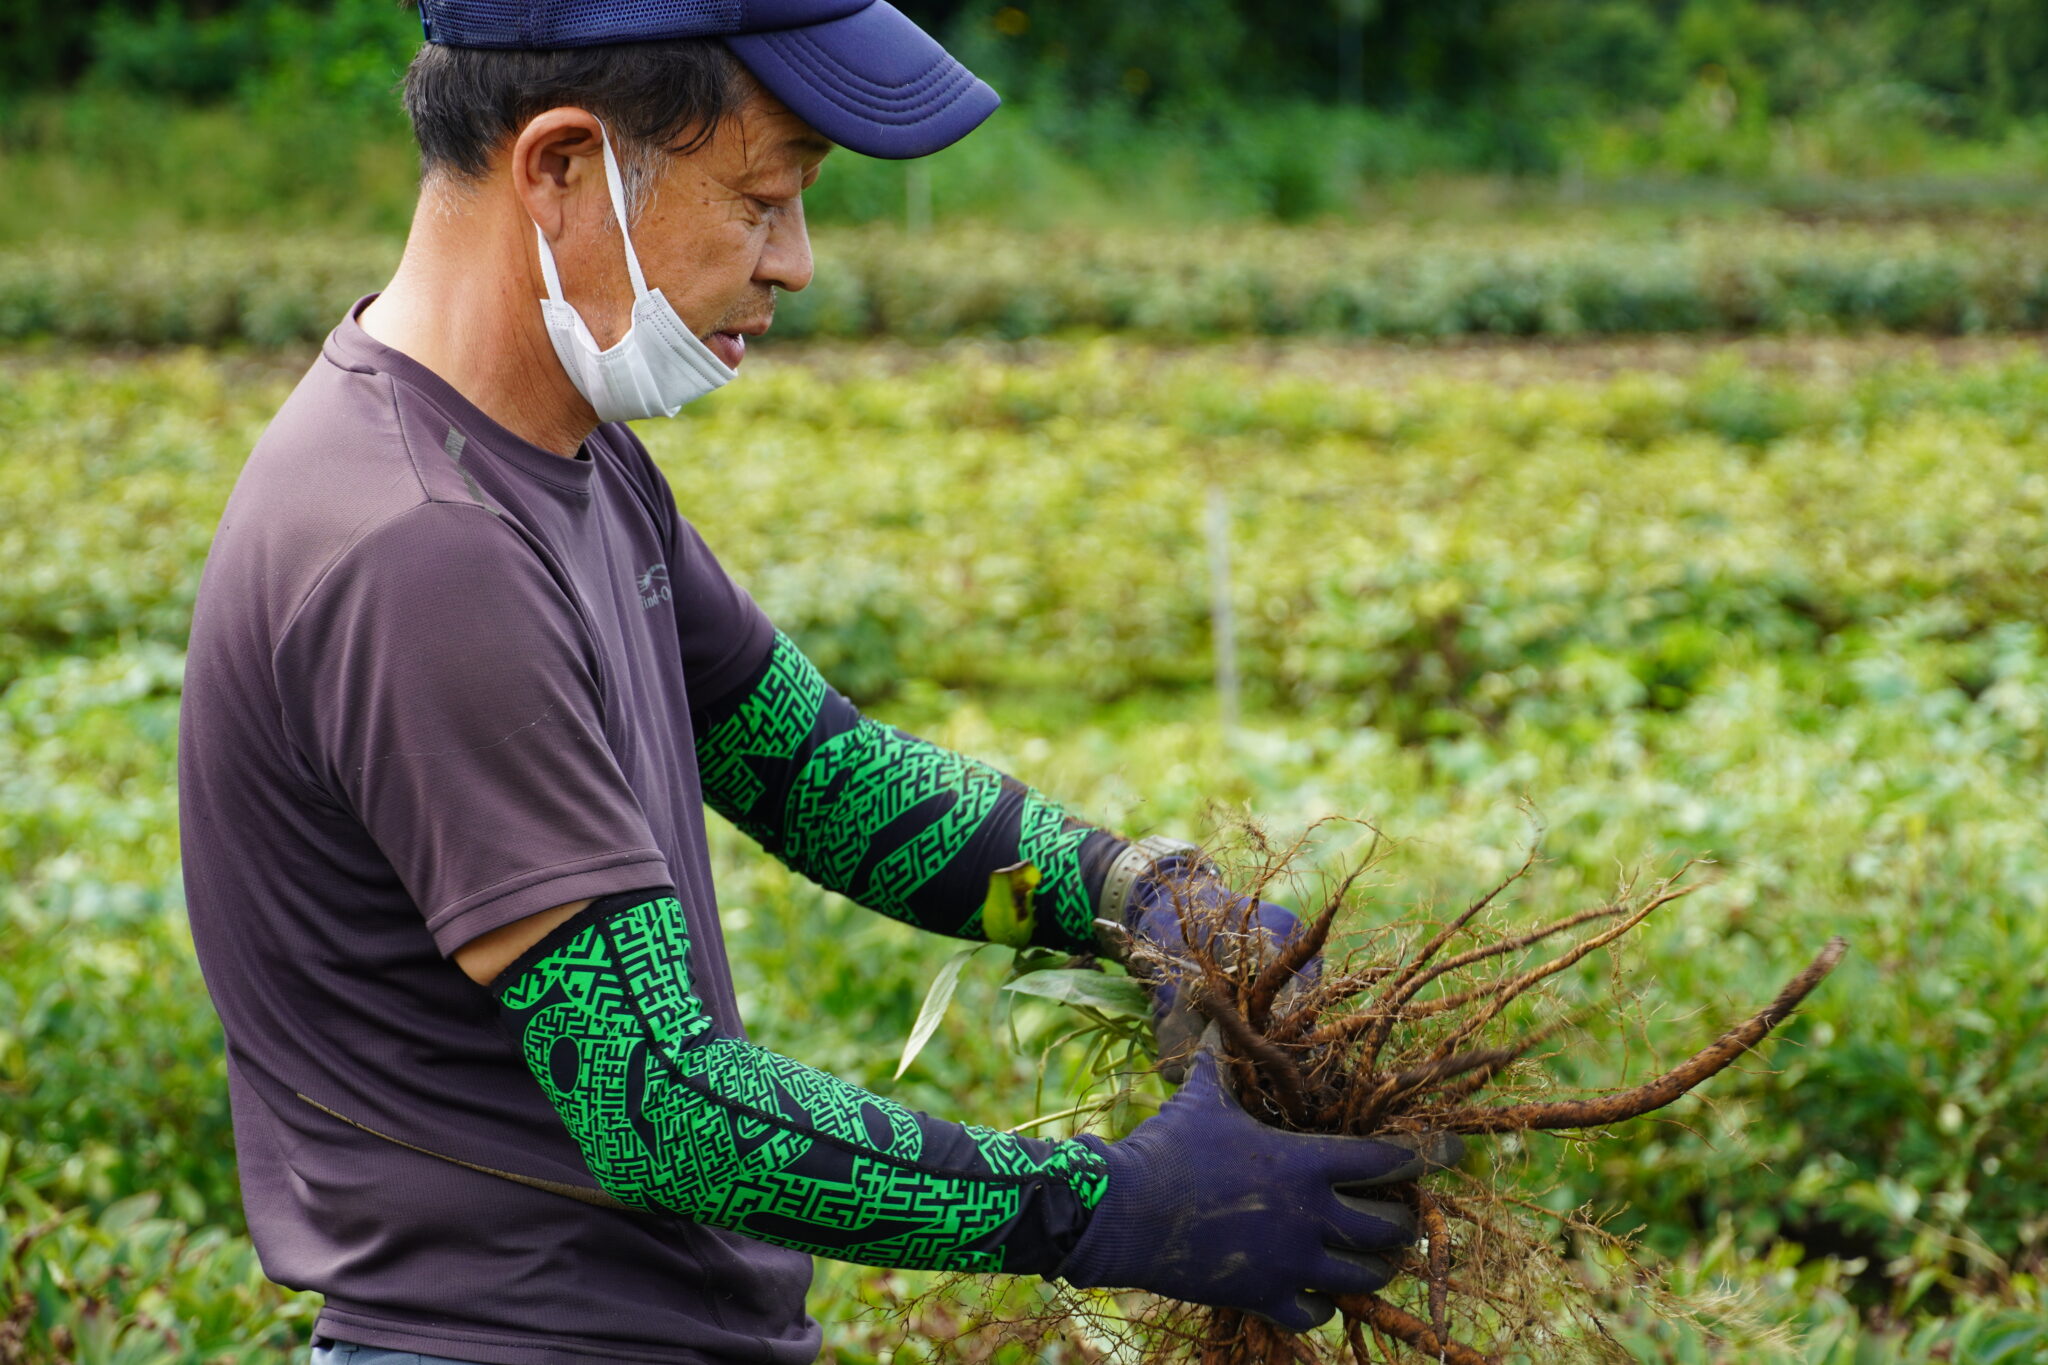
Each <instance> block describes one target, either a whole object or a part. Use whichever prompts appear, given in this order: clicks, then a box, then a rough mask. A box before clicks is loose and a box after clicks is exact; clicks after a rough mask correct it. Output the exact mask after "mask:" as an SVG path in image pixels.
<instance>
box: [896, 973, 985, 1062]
mask: <svg viewBox="0 0 2048 1365" xmlns="http://www.w3.org/2000/svg"><path fill="white" fill-rule="evenodd" d="M986 947H988V945H987V944H986V943H977V944H975V945H974V946H973V947H972V948H962V949H961V950H960V951H959V952H957V953H955V954H953V955H952V956H951V957H949V958H947V959H946V964H945V965H944V966H943V967H940V968H939V974H938V975H937V976H935V977H933V978H932V984H931V989H930V990H927V991H926V992H925V993H924V1004H923V1006H922V1007H920V1008H919V1009H918V1011H917V1022H916V1023H915V1024H912V1025H911V1026H910V1037H908V1038H906V1039H905V1040H904V1042H903V1060H902V1061H900V1062H898V1063H897V1064H896V1075H895V1076H894V1077H893V1078H892V1079H895V1080H899V1081H900V1080H902V1079H903V1073H904V1072H906V1071H908V1070H910V1064H911V1062H913V1061H915V1060H916V1059H917V1054H918V1053H920V1052H922V1051H924V1045H925V1044H926V1043H929V1042H930V1041H931V1040H932V1034H934V1033H936V1032H937V1031H938V1028H939V1020H941V1019H943V1018H945V1017H946V1006H948V1005H950V1004H952V1003H953V990H954V988H955V987H956V986H958V985H959V984H960V969H961V968H962V967H965V966H966V965H967V959H968V958H970V957H973V956H974V955H975V954H976V953H978V952H980V951H981V950H982V949H983V948H986Z"/></svg>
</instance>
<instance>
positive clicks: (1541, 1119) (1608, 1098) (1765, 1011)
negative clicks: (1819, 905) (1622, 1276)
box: [1429, 936, 1849, 1133]
mask: <svg viewBox="0 0 2048 1365" xmlns="http://www.w3.org/2000/svg"><path fill="white" fill-rule="evenodd" d="M1847 951H1849V943H1848V940H1847V939H1844V938H1841V937H1840V936H1837V937H1835V938H1831V939H1829V940H1828V942H1827V946H1826V947H1824V948H1822V949H1821V950H1820V953H1819V955H1818V956H1816V957H1815V958H1814V959H1813V961H1812V962H1810V963H1808V964H1807V966H1806V970H1805V971H1802V972H1801V973H1799V975H1797V976H1795V977H1793V978H1792V979H1791V980H1790V981H1789V982H1787V983H1786V984H1785V989H1783V990H1781V991H1779V992H1778V997H1777V999H1775V1000H1773V1001H1771V1003H1770V1004H1768V1005H1766V1006H1764V1007H1763V1008H1762V1009H1761V1010H1758V1011H1757V1012H1756V1013H1755V1014H1753V1015H1751V1016H1750V1017H1749V1018H1747V1019H1745V1020H1743V1021H1742V1022H1741V1023H1740V1024H1738V1025H1736V1026H1735V1027H1734V1028H1732V1029H1729V1030H1728V1031H1727V1032H1726V1033H1724V1034H1722V1035H1721V1036H1720V1037H1719V1038H1717V1039H1715V1040H1714V1041H1713V1042H1712V1043H1711V1044H1709V1045H1708V1046H1706V1047H1704V1048H1701V1049H1700V1050H1699V1051H1698V1052H1696V1053H1694V1054H1693V1055H1692V1056H1691V1057H1689V1058H1687V1059H1686V1061H1685V1063H1684V1064H1683V1065H1681V1066H1677V1067H1673V1068H1672V1069H1671V1070H1669V1071H1667V1072H1665V1073H1664V1074H1663V1075H1661V1076H1659V1077H1657V1078H1656V1079H1655V1080H1652V1081H1645V1082H1644V1083H1643V1084H1641V1085H1639V1086H1636V1087H1635V1088H1634V1089H1633V1090H1624V1091H1622V1092H1620V1093H1619V1094H1615V1095H1603V1096H1601V1097H1600V1098H1599V1099H1593V1100H1564V1101H1558V1102H1554V1103H1550V1104H1511V1105H1503V1106H1500V1107H1497V1108H1484V1107H1480V1108H1467V1109H1451V1110H1446V1111H1443V1112H1441V1113H1433V1114H1431V1115H1430V1116H1429V1122H1430V1123H1431V1124H1432V1125H1434V1126H1436V1127H1440V1128H1444V1129H1448V1130H1449V1131H1451V1132H1456V1133H1514V1132H1530V1131H1535V1130H1555V1129H1559V1128H1604V1127H1606V1126H1607V1125H1608V1124H1612V1123H1622V1122H1625V1121H1626V1120H1628V1119H1633V1118H1640V1117H1642V1116H1643V1115H1644V1114H1647V1113H1650V1112H1651V1111H1653V1110H1657V1109H1662V1108H1663V1107H1664V1106H1665V1105H1667V1104H1669V1103H1671V1102H1672V1101H1673V1100H1675V1099H1677V1098H1678V1097H1679V1096H1680V1095H1683V1094H1685V1093H1686V1092H1687V1091H1689V1090H1691V1089H1692V1088H1693V1087H1694V1086H1696V1085H1698V1084H1699V1083H1700V1082H1702V1081H1704V1080H1706V1079H1708V1078H1709V1077H1711V1076H1716V1075H1719V1074H1720V1073H1721V1072H1723V1071H1725V1070H1727V1069H1728V1068H1729V1067H1730V1066H1731V1065H1733V1064H1734V1062H1735V1059H1736V1058H1738V1057H1740V1056H1741V1055H1742V1054H1743V1053H1745V1052H1747V1051H1749V1050H1750V1049H1751V1048H1753V1047H1755V1046H1756V1045H1757V1043H1759V1042H1760V1041H1762V1039H1763V1036H1764V1035H1765V1034H1767V1033H1769V1032H1770V1031H1771V1030H1772V1029H1774V1028H1776V1027H1777V1026H1778V1025H1779V1024H1781V1023H1783V1022H1784V1020H1785V1019H1786V1018H1787V1016H1789V1015H1790V1014H1791V1013H1792V1011H1793V1010H1794V1009H1796V1008H1797V1007H1798V1005H1799V1002H1800V1001H1802V1000H1804V999H1806V997H1807V996H1808V995H1810V994H1812V992H1813V988H1814V987H1815V986H1818V985H1819V984H1820V983H1821V981H1822V980H1823V979H1825V978H1826V976H1827V974H1828V973H1829V972H1831V971H1833V970H1834V969H1835V964H1836V963H1838V962H1840V961H1841V960H1842V954H1843V953H1846V952H1847Z"/></svg>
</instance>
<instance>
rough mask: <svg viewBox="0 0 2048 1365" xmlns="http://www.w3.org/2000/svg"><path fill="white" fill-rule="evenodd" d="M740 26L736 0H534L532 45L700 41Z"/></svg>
mask: <svg viewBox="0 0 2048 1365" xmlns="http://www.w3.org/2000/svg"><path fill="white" fill-rule="evenodd" d="M739 26H740V0H609V3H605V4H590V3H588V0H582V3H579V2H578V0H536V3H535V4H534V8H533V32H532V34H531V35H529V40H530V41H531V42H532V44H533V45H534V46H535V47H543V48H545V47H589V46H592V45H594V44H598V43H626V42H635V41H639V40H643V39H649V38H702V37H709V36H711V35H713V34H720V33H732V32H734V31H735V30H737V29H738V28H739Z"/></svg>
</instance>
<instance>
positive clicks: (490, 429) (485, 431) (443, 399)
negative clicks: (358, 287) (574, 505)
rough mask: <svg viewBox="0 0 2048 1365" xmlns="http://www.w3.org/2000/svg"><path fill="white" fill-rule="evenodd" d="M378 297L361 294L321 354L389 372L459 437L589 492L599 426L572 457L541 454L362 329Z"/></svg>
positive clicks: (364, 369)
mask: <svg viewBox="0 0 2048 1365" xmlns="http://www.w3.org/2000/svg"><path fill="white" fill-rule="evenodd" d="M376 298H377V295H376V294H365V295H363V296H362V297H361V298H359V299H357V300H356V301H355V303H354V304H352V305H351V306H350V308H349V310H348V315H347V316H346V317H344V318H343V319H342V320H341V322H340V323H339V325H337V326H336V327H335V329H334V330H333V331H332V332H329V333H328V334H327V341H326V343H325V344H324V345H323V346H322V347H321V354H322V355H324V356H326V358H327V359H328V360H329V361H331V362H332V363H334V364H336V365H339V366H340V367H341V368H342V369H345V370H354V371H357V372H360V373H365V374H388V375H390V376H391V377H392V378H393V379H396V380H398V381H399V382H400V383H402V384H405V385H407V386H408V387H410V388H413V389H417V390H418V391H419V392H420V393H421V394H422V395H424V396H425V397H426V398H427V399H428V400H430V401H431V402H432V403H433V404H434V405H435V406H436V407H439V408H441V409H442V410H443V411H444V412H445V413H446V414H447V416H448V420H449V421H451V422H453V423H454V424H455V425H456V426H457V427H458V428H460V429H461V431H462V434H463V435H465V436H467V437H468V438H469V439H470V440H472V441H478V442H481V443H482V444H483V446H484V448H485V449H487V450H489V451H490V452H491V453H492V454H493V455H497V456H499V457H501V458H503V459H504V460H506V461H508V462H509V463H511V464H513V465H515V466H517V467H518V468H519V469H521V470H523V471H525V472H526V473H528V474H531V475H533V476H534V477H535V478H537V479H542V480H544V481H546V482H548V483H551V484H554V485H556V486H557V487H561V488H566V489H569V490H571V491H572V492H577V493H581V494H584V495H586V496H587V495H588V494H589V491H590V480H591V477H592V475H593V474H594V473H595V472H596V469H597V466H596V464H595V462H594V460H593V452H594V451H596V450H598V449H601V448H602V438H601V437H600V436H599V434H598V433H599V432H601V431H602V430H603V428H602V427H600V428H598V430H597V431H593V432H592V433H591V434H590V438H589V439H588V440H586V441H585V442H584V443H583V448H582V449H581V450H579V451H577V452H576V456H575V458H574V459H564V458H563V457H561V456H560V455H557V454H555V453H554V452H553V451H552V450H543V449H542V448H541V447H539V446H537V445H535V444H534V443H533V442H531V441H529V440H527V439H525V438H524V437H522V436H516V435H514V434H513V433H512V432H511V431H509V430H507V429H506V428H505V427H503V426H501V425H500V424H499V423H498V422H497V420H496V419H494V418H493V417H491V416H490V415H489V414H488V413H486V412H485V411H484V410H483V409H482V408H480V407H478V406H477V405H476V404H474V403H472V402H470V401H469V400H468V399H467V398H465V397H463V396H462V394H461V392H460V391H458V390H457V389H456V387H455V386H454V385H453V384H450V383H449V382H448V381H447V380H445V379H443V378H442V377H441V376H440V375H438V374H435V373H434V372H433V371H432V370H430V369H428V368H427V367H426V366H425V365H422V364H420V362H419V361H417V360H414V359H413V358H412V357H411V356H409V355H407V354H406V353H405V352H403V351H399V350H394V349H393V348H391V347H389V346H386V345H385V344H384V343H383V342H381V341H379V340H377V338H375V337H373V336H371V335H370V334H369V333H368V332H366V331H364V330H363V324H362V321H361V317H362V312H363V310H364V309H365V308H367V307H369V306H370V304H371V303H372V302H373V301H374V300H375V299H376Z"/></svg>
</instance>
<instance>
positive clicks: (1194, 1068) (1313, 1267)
mask: <svg viewBox="0 0 2048 1365" xmlns="http://www.w3.org/2000/svg"><path fill="white" fill-rule="evenodd" d="M1214 1038H1215V1034H1214V1033H1213V1032H1212V1033H1211V1034H1210V1035H1209V1036H1208V1037H1207V1038H1205V1039H1204V1040H1203V1042H1204V1046H1203V1047H1202V1048H1201V1049H1200V1050H1199V1051H1198V1052H1197V1053H1196V1054H1195V1057H1194V1060H1193V1063H1192V1064H1191V1065H1190V1067H1189V1068H1188V1080H1187V1084H1186V1085H1184V1086H1182V1087H1181V1088H1180V1089H1179V1090H1178V1091H1176V1092H1175V1093H1174V1094H1173V1096H1172V1097H1171V1098H1169V1099H1168V1100H1167V1101H1166V1103H1165V1105H1164V1106H1162V1107H1161V1108H1160V1110H1159V1112H1158V1113H1157V1114H1155V1115H1153V1116H1152V1117H1151V1118H1149V1119H1147V1120H1145V1121H1144V1122H1143V1123H1141V1124H1139V1125H1138V1127H1137V1129H1136V1130H1135V1131H1134V1132H1133V1133H1132V1134H1131V1135H1130V1136H1129V1137H1127V1138H1125V1139H1124V1140H1123V1141H1121V1142H1104V1141H1103V1140H1102V1139H1100V1138H1097V1137H1094V1136H1093V1135H1090V1134H1083V1135H1082V1136H1081V1137H1080V1138H1079V1139H1077V1140H1078V1141H1080V1142H1084V1143H1086V1144H1088V1145H1089V1146H1091V1147H1093V1148H1095V1150H1097V1151H1099V1152H1101V1153H1102V1154H1103V1157H1104V1159H1105V1160H1106V1161H1108V1163H1109V1191H1108V1193H1107V1194H1105V1195H1104V1196H1103V1199H1102V1203H1101V1204H1099V1205H1098V1206H1097V1207H1096V1209H1095V1212H1094V1215H1093V1216H1092V1217H1091V1218H1090V1219H1089V1222H1088V1226H1087V1228H1086V1230H1085V1231H1083V1233H1082V1234H1081V1238H1080V1240H1079V1241H1078V1242H1076V1243H1075V1245H1074V1248H1073V1250H1072V1251H1071V1252H1070V1253H1069V1254H1068V1256H1067V1258H1066V1260H1065V1261H1063V1262H1062V1263H1061V1264H1060V1267H1059V1270H1058V1272H1057V1273H1058V1274H1059V1276H1060V1278H1062V1279H1064V1280H1066V1281H1067V1282H1068V1283H1070V1284H1073V1285H1075V1286H1078V1287H1083V1288H1086V1287H1088V1286H1095V1285H1100V1286H1107V1287H1111V1288H1118V1289H1124V1288H1129V1289H1145V1290H1150V1291H1151V1292H1152V1293H1155V1294H1164V1295H1166V1296H1168V1297H1169V1298H1176V1299H1181V1300H1184V1301H1186V1302H1188V1303H1204V1304H1212V1305H1215V1306H1217V1307H1222V1308H1237V1309H1241V1310H1243V1311H1245V1312H1247V1313H1255V1314H1257V1315H1258V1316H1260V1317H1262V1318H1265V1319H1267V1320H1268V1321H1271V1322H1274V1323H1277V1324H1279V1325H1280V1326H1282V1327H1285V1328H1288V1329H1290V1330H1292V1331H1296V1332H1301V1331H1306V1330H1308V1329H1309V1328H1311V1327H1315V1326H1319V1325H1320V1324H1322V1323H1324V1322H1327V1321H1328V1320H1329V1319H1330V1316H1331V1315H1332V1314H1333V1313H1335V1312H1336V1304H1335V1303H1334V1302H1333V1301H1332V1299H1333V1296H1335V1295H1340V1294H1362V1293H1368V1292H1370V1291H1372V1290H1376V1289H1379V1288H1380V1287H1382V1286H1383V1285H1385V1284H1386V1283H1387V1281H1388V1280H1389V1279H1391V1278H1393V1274H1394V1270H1393V1266H1392V1264H1391V1263H1390V1262H1389V1261H1388V1260H1387V1259H1386V1258H1385V1257H1384V1256H1383V1255H1382V1254H1381V1253H1384V1252H1392V1251H1398V1250H1399V1249H1400V1248H1402V1247H1405V1246H1407V1245H1408V1244H1409V1243H1410V1242H1412V1241H1414V1240H1415V1220H1414V1217H1413V1215H1412V1214H1410V1213H1409V1211H1408V1208H1407V1206H1406V1205H1404V1204H1401V1203H1397V1202H1394V1201H1393V1200H1390V1199H1387V1198H1385V1197H1384V1196H1385V1195H1386V1194H1387V1193H1388V1191H1387V1190H1386V1189H1385V1188H1384V1187H1386V1186H1390V1185H1396V1184H1399V1183H1401V1182H1403V1181H1408V1180H1414V1179H1416V1178H1417V1177H1419V1176H1421V1175H1423V1174H1425V1173H1427V1172H1429V1171H1432V1170H1441V1169H1443V1168H1444V1167H1447V1166H1451V1165H1455V1164H1456V1163H1457V1162H1458V1160H1459V1159H1460V1158H1461V1157H1462V1156H1463V1155H1464V1146H1463V1144H1462V1143H1460V1142H1459V1140H1458V1139H1457V1137H1455V1136H1453V1135H1451V1134H1447V1133H1424V1134H1402V1135H1399V1136H1393V1135H1389V1136H1387V1137H1384V1138H1357V1137H1335V1136H1317V1135H1314V1134H1308V1133H1289V1132H1284V1131H1282V1130H1280V1129H1278V1128H1273V1127H1270V1126H1268V1125H1266V1124H1263V1123H1260V1122H1259V1121H1258V1120H1257V1119H1255V1118H1253V1117H1252V1116H1251V1115H1250V1114H1247V1113H1246V1112H1245V1111H1244V1109H1243V1108H1242V1107H1241V1106H1240V1105H1239V1104H1238V1102H1237V1098H1236V1096H1235V1095H1233V1094H1232V1093H1231V1089H1230V1084H1229V1081H1228V1078H1227V1073H1226V1072H1225V1070H1224V1068H1223V1067H1222V1066H1221V1064H1220V1063H1219V1061H1218V1059H1217V1055H1216V1053H1215V1051H1214Z"/></svg>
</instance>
